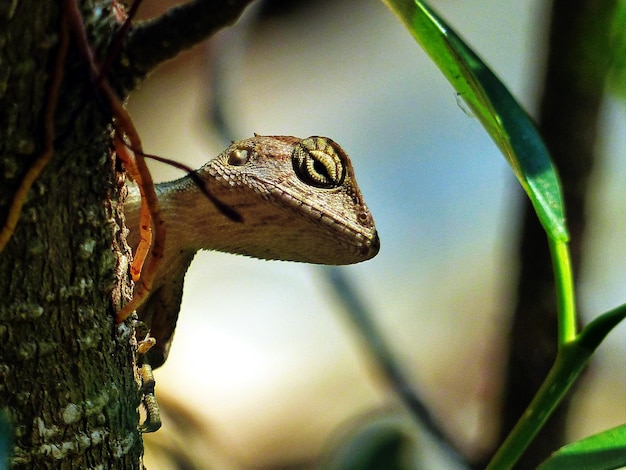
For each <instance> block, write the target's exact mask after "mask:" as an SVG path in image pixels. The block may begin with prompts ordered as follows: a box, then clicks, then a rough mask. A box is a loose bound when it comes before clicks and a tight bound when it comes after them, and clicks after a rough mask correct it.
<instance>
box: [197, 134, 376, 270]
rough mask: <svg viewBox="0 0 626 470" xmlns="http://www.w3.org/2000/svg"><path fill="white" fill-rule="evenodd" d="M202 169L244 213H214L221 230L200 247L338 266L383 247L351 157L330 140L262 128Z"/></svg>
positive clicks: (227, 202)
mask: <svg viewBox="0 0 626 470" xmlns="http://www.w3.org/2000/svg"><path fill="white" fill-rule="evenodd" d="M197 175H198V176H199V177H200V178H201V179H202V180H204V182H205V184H206V186H207V189H208V190H209V192H210V193H211V194H212V196H213V197H214V198H215V199H217V200H218V201H219V202H220V203H221V204H222V205H224V206H226V207H228V208H230V209H231V210H233V211H234V212H236V213H237V214H238V215H239V216H240V218H241V221H239V222H233V221H228V222H229V223H227V222H226V221H225V220H221V219H227V218H228V217H226V216H225V215H223V214H220V215H218V216H215V217H213V221H214V223H216V224H218V225H221V227H220V231H221V232H222V233H221V235H220V236H219V237H212V239H211V240H206V243H205V245H206V246H203V247H202V248H210V249H216V250H220V251H226V252H232V253H240V254H245V255H249V256H253V257H257V258H263V259H280V260H290V261H302V262H308V263H316V264H336V265H341V264H352V263H358V262H360V261H365V260H367V259H370V258H372V257H373V256H375V255H376V254H377V253H378V250H379V247H380V242H379V239H378V234H377V232H376V228H375V225H374V220H373V218H372V215H371V213H370V211H369V209H368V208H367V206H366V205H365V202H364V201H363V196H362V195H361V191H360V190H359V188H358V186H357V183H356V179H355V176H354V170H353V168H352V164H351V162H350V159H349V157H348V156H347V154H346V153H345V152H344V151H343V149H342V148H341V147H340V146H339V145H338V144H337V143H335V142H334V141H332V140H331V139H328V138H326V137H308V138H306V139H299V138H297V137H287V136H258V135H257V136H255V137H253V138H250V139H246V140H242V141H238V142H235V143H233V144H232V145H231V146H230V147H228V148H227V149H226V150H225V151H224V152H222V153H221V154H220V155H219V156H218V157H216V158H214V159H213V160H211V161H209V162H208V163H207V164H206V165H205V166H203V167H202V168H201V169H200V170H198V172H197ZM205 204H210V202H209V201H205ZM218 217H219V218H220V220H217V218H218ZM207 223H212V222H211V220H207ZM214 231H217V230H210V232H214Z"/></svg>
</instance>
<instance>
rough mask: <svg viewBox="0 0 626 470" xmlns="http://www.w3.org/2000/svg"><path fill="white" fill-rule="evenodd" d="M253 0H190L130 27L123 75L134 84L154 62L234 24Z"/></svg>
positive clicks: (175, 53) (127, 87)
mask: <svg viewBox="0 0 626 470" xmlns="http://www.w3.org/2000/svg"><path fill="white" fill-rule="evenodd" d="M252 1H253V0H219V1H217V0H192V1H190V2H187V3H185V4H182V5H177V6H175V7H172V8H170V9H169V10H168V11H167V12H165V13H164V14H163V15H161V16H159V17H158V18H154V19H152V20H149V21H145V22H143V23H140V24H138V25H136V26H134V27H133V28H131V30H130V32H129V34H128V37H127V40H126V47H125V49H124V53H125V56H126V59H127V62H128V64H129V65H128V68H126V69H125V70H124V74H125V75H126V76H127V77H128V80H129V81H130V82H128V83H125V85H126V89H128V90H131V89H133V88H134V87H135V86H136V83H135V82H136V81H139V80H141V79H142V78H143V77H145V76H146V75H147V74H148V72H150V71H151V70H153V69H154V68H155V67H156V66H157V65H159V64H161V63H162V62H165V61H166V60H168V59H171V58H173V57H175V56H176V55H178V54H179V53H180V52H182V51H183V50H185V49H189V48H190V47H191V46H194V45H196V44H198V43H199V42H201V41H203V40H204V39H206V38H208V37H209V36H211V35H212V34H214V33H215V32H217V31H218V30H220V29H222V28H224V27H226V26H228V25H230V24H232V23H234V22H235V21H236V20H237V18H239V16H240V15H241V14H242V12H243V11H244V9H245V8H246V7H247V6H248V5H249V4H250V3H252Z"/></svg>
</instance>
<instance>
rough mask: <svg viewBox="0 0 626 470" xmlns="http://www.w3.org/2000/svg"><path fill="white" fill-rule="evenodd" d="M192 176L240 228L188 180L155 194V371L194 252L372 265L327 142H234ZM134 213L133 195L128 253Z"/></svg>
mask: <svg viewBox="0 0 626 470" xmlns="http://www.w3.org/2000/svg"><path fill="white" fill-rule="evenodd" d="M196 174H197V175H198V176H199V177H200V179H201V180H202V181H203V182H204V184H205V187H206V189H207V190H208V192H209V193H210V194H211V196H212V198H214V199H216V200H217V201H219V202H220V203H221V204H222V205H224V206H225V207H227V208H229V209H230V210H232V211H234V212H235V213H236V214H237V215H238V216H239V218H240V220H239V221H236V220H233V217H228V216H227V215H225V214H224V211H223V210H220V209H219V208H217V207H216V205H215V204H214V203H213V202H211V201H210V200H209V198H207V197H206V195H205V194H203V192H202V190H201V189H200V187H199V186H198V184H196V183H195V182H194V181H193V180H192V178H191V177H189V176H187V177H185V178H182V179H179V180H176V181H172V182H168V183H162V184H159V185H157V188H156V189H157V195H158V198H159V202H160V205H161V212H162V216H163V219H164V221H165V223H166V230H167V240H166V244H165V252H164V257H163V259H162V261H161V264H160V267H159V270H158V273H157V277H156V279H155V284H154V286H153V288H152V292H151V294H150V297H149V298H148V300H147V301H146V303H145V304H144V305H143V306H142V307H141V308H140V309H139V311H138V314H139V318H140V320H142V321H144V322H145V323H146V324H147V325H148V326H149V327H150V329H151V335H152V336H153V337H155V338H156V340H157V343H156V346H155V347H153V348H152V349H151V350H150V351H149V352H148V353H147V354H148V361H149V362H150V364H151V365H152V366H153V367H154V368H156V367H159V366H160V365H161V364H163V362H164V361H165V359H166V358H167V354H168V351H169V347H170V344H171V341H172V337H173V334H174V329H175V327H176V321H177V318H178V312H179V309H180V302H181V298H182V290H183V280H184V277H185V273H186V271H187V268H188V267H189V264H190V263H191V261H192V259H193V257H194V255H195V253H196V252H197V251H198V250H217V251H223V252H227V253H236V254H243V255H247V256H253V257H256V258H262V259H277V260H288V261H300V262H306V263H316V264H331V265H342V264H352V263H358V262H361V261H365V260H368V259H370V258H372V257H373V256H375V255H376V254H377V253H378V250H379V247H380V242H379V239H378V234H377V232H376V228H375V226H374V221H373V219H372V216H371V214H370V212H369V210H368V209H367V206H366V205H365V203H364V201H363V197H362V195H361V192H360V191H359V188H358V186H357V183H356V180H355V177H354V170H353V168H352V164H351V162H350V159H349V158H348V156H347V155H346V154H345V152H344V151H343V150H342V149H341V147H339V145H337V144H336V143H335V142H333V141H331V140H330V139H327V138H324V137H309V138H307V139H299V138H297V137H287V136H255V137H253V138H251V139H246V140H242V141H239V142H235V143H233V144H232V145H231V146H230V147H228V148H227V149H226V150H225V151H224V152H222V153H221V154H220V155H219V156H218V157H216V158H214V159H213V160H211V161H209V162H208V163H207V164H206V165H204V166H203V167H202V168H200V169H199V170H197V172H196ZM139 206H140V201H139V195H138V193H135V192H132V191H131V195H130V196H129V198H128V200H127V202H126V205H125V211H126V218H127V224H128V226H129V227H130V229H131V233H130V236H129V242H130V243H131V245H132V246H136V243H137V241H138V233H137V232H138V230H137V228H136V226H137V221H138V217H139Z"/></svg>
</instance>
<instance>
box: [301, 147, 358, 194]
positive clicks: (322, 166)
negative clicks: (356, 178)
mask: <svg viewBox="0 0 626 470" xmlns="http://www.w3.org/2000/svg"><path fill="white" fill-rule="evenodd" d="M291 161H292V163H293V169H294V171H295V173H296V175H297V176H298V178H300V180H302V181H303V182H304V183H306V184H309V185H311V186H315V187H317V188H326V189H330V188H336V187H338V186H341V184H342V183H343V180H344V178H345V176H346V166H345V165H344V163H343V161H342V159H341V157H340V155H339V153H338V150H337V148H336V147H335V146H334V145H333V142H332V141H331V140H330V139H327V138H325V137H315V136H314V137H308V138H306V139H302V140H301V141H300V142H298V143H297V144H296V146H295V148H294V150H293V152H292V154H291Z"/></svg>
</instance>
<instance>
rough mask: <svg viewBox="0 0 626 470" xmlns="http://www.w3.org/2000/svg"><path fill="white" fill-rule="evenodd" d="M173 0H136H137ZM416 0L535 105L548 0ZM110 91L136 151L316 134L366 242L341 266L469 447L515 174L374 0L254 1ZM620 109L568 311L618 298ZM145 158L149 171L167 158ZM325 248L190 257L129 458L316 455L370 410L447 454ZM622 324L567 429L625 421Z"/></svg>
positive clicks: (446, 426)
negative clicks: (399, 387)
mask: <svg viewBox="0 0 626 470" xmlns="http://www.w3.org/2000/svg"><path fill="white" fill-rule="evenodd" d="M171 3H172V2H165V1H163V2H156V1H150V2H145V5H143V6H142V10H141V13H142V15H144V16H145V17H151V16H153V15H156V14H159V13H160V12H162V11H164V10H165V9H166V8H168V7H169V6H171ZM282 3H285V4H286V5H283V4H282ZM431 4H432V6H433V7H435V8H436V9H438V11H439V12H440V13H441V14H442V15H443V17H444V18H446V19H447V20H448V21H449V22H450V24H452V25H454V27H455V28H456V30H457V31H458V32H460V33H461V34H462V36H463V37H464V38H465V39H466V40H467V41H468V42H469V44H470V45H471V46H472V47H473V48H474V49H475V50H476V51H478V52H479V54H480V55H481V56H482V58H483V59H485V60H486V62H487V63H488V64H490V66H491V67H492V68H493V70H494V71H495V72H496V73H497V74H498V75H499V77H500V78H501V79H502V80H503V81H504V82H505V83H506V84H507V85H508V87H509V89H510V90H511V91H512V93H513V94H514V95H515V96H516V97H517V98H518V99H519V100H520V102H521V103H522V104H523V105H524V106H525V107H526V109H527V110H528V111H529V112H530V113H531V114H533V113H535V111H536V109H537V103H538V100H539V96H540V92H541V80H542V67H543V63H544V60H545V41H546V29H547V26H548V24H547V23H548V17H549V12H548V9H547V8H548V7H547V5H546V2H542V1H539V0H520V1H517V2H501V1H498V0H482V1H480V2H465V1H459V0H439V1H432V2H431ZM272 5H273V7H272ZM129 108H130V112H131V114H132V116H133V118H134V120H135V123H136V125H137V127H138V129H139V131H140V134H141V136H142V139H143V143H144V149H145V151H146V152H148V153H153V154H157V155H160V156H163V157H167V158H173V159H176V160H178V161H180V162H183V163H185V164H187V165H190V166H192V167H199V166H201V165H202V164H203V163H205V162H206V161H207V160H208V159H210V158H212V157H214V156H216V155H217V154H219V153H220V152H221V151H222V150H223V148H225V147H226V146H227V145H228V143H229V142H228V140H227V139H228V137H225V134H226V135H228V136H229V137H230V138H232V139H235V140H239V139H243V138H247V137H249V136H251V135H252V134H253V133H255V132H256V133H259V134H272V135H277V134H283V135H295V136H299V137H307V136H309V135H325V136H328V137H331V138H332V139H334V140H336V141H337V142H338V143H339V144H340V145H341V146H342V147H343V148H344V149H345V150H346V152H347V153H348V154H349V155H350V156H351V157H352V161H353V164H354V167H355V171H356V175H357V177H358V181H359V185H360V187H361V190H362V192H363V195H364V197H365V200H366V202H367V203H368V205H369V207H370V209H371V211H372V213H373V215H374V218H375V221H376V225H377V228H378V231H379V234H380V238H381V244H382V248H381V251H380V254H379V255H378V256H377V257H376V258H374V259H373V260H371V261H368V262H365V263H362V264H359V265H355V266H351V267H346V268H342V269H345V271H346V274H347V275H348V276H349V277H350V279H351V280H353V282H354V284H355V286H356V289H357V291H358V293H359V296H360V299H361V300H362V301H363V302H364V303H365V304H366V305H367V306H368V308H369V309H370V310H371V312H372V313H373V320H374V321H375V323H376V325H377V326H378V327H379V328H380V330H381V333H382V334H383V335H384V337H385V338H386V340H387V342H388V344H389V345H390V347H391V348H392V350H393V352H394V354H395V357H396V359H397V361H398V363H399V364H400V365H401V367H402V368H403V370H404V372H405V374H406V375H407V376H408V377H409V379H410V380H411V381H412V385H413V386H414V387H415V389H416V390H418V392H419V394H420V395H421V396H422V398H423V399H424V401H425V402H426V404H427V405H428V407H429V408H430V410H431V413H432V414H433V415H434V417H435V418H436V419H437V420H438V422H439V423H440V424H441V425H442V427H443V430H444V431H445V432H446V433H447V434H448V435H450V436H451V437H452V438H453V439H454V443H455V445H456V446H458V448H460V449H461V450H462V451H463V452H464V453H465V454H466V455H468V456H472V457H478V456H480V455H482V454H483V453H484V452H485V451H486V450H488V449H489V448H490V445H491V442H492V439H493V438H494V435H495V433H496V431H497V426H498V424H499V423H498V412H499V409H498V406H499V394H500V392H501V384H502V368H503V366H504V363H503V362H504V360H505V357H506V344H505V343H504V341H505V340H506V335H507V333H508V327H509V318H510V315H511V309H512V307H513V303H514V300H515V299H514V296H515V285H516V276H517V271H516V269H517V264H516V263H517V261H516V253H517V233H518V229H519V212H520V211H519V208H520V207H521V206H520V201H521V200H522V197H523V194H522V191H521V189H520V188H519V187H518V185H517V183H516V181H515V179H514V177H513V175H512V173H511V171H510V170H509V168H508V167H507V165H506V163H505V161H504V159H503V158H502V156H501V155H500V153H499V151H498V150H497V148H496V147H495V145H494V144H493V143H492V142H491V140H490V139H489V137H488V136H487V135H486V133H485V132H484V131H483V130H482V128H481V127H480V125H479V123H478V121H477V120H476V119H474V118H473V117H472V116H471V115H469V114H468V113H467V112H465V111H464V107H463V106H462V104H460V103H459V101H458V100H457V97H456V96H455V93H454V91H453V89H452V88H451V86H450V85H449V84H448V83H447V82H446V81H445V79H444V78H443V76H442V75H441V74H440V73H439V72H438V70H437V69H436V68H435V66H434V65H433V64H432V63H431V62H430V60H429V59H428V58H427V56H426V55H425V53H424V52H422V50H421V49H420V48H419V46H418V45H417V44H416V43H415V42H414V41H413V39H412V38H411V37H410V36H409V34H408V32H406V31H405V29H404V27H403V26H402V25H401V23H400V22H399V21H397V20H396V18H395V17H393V15H392V14H391V13H390V12H389V11H388V10H387V9H386V7H385V6H384V5H383V4H382V3H381V2H379V1H375V0H341V1H338V0H335V1H303V2H274V3H273V4H260V3H257V4H254V5H253V7H252V8H250V9H248V11H247V12H246V14H245V16H244V17H243V18H242V19H241V21H240V22H239V23H238V24H237V26H235V27H234V28H231V29H229V30H226V31H223V32H221V33H219V34H218V35H217V36H216V37H214V38H213V39H212V40H211V41H210V42H208V43H204V44H202V45H200V46H198V47H196V48H194V49H193V50H191V51H189V52H187V53H185V54H183V55H182V56H180V57H179V58H177V59H176V60H175V61H171V62H169V63H168V64H166V65H165V66H163V67H162V68H161V69H159V70H158V71H157V72H156V73H154V74H153V75H152V76H151V77H150V78H149V79H148V80H147V81H146V82H145V83H144V84H143V85H142V87H141V89H140V90H139V91H137V92H135V93H133V94H132V96H131V99H130V103H129ZM216 109H217V110H218V111H219V113H217V114H216ZM216 115H217V118H218V119H216ZM625 120H626V112H625V110H624V106H623V101H621V102H618V100H617V99H610V98H609V99H607V100H606V102H605V104H604V106H603V117H602V123H601V127H602V131H601V138H600V141H599V142H598V152H599V156H598V160H599V164H597V165H596V167H595V168H594V173H593V183H592V185H593V196H592V201H591V204H592V206H591V207H590V209H589V221H588V237H587V242H586V244H587V246H586V252H585V255H584V256H585V258H584V261H583V271H582V273H581V275H582V277H581V280H582V282H581V285H580V290H579V295H580V301H581V310H582V311H583V312H584V314H585V321H589V320H590V319H591V318H592V317H593V315H594V314H599V313H602V312H603V311H605V310H607V309H609V308H611V307H614V306H616V305H618V304H620V303H623V302H624V301H625V297H626V296H625V295H624V294H625V288H624V286H625V284H626V263H624V260H625V259H626V242H625V241H624V240H625V239H624V233H625V232H626V198H625V197H624V189H623V182H624V181H626V159H625V158H624V153H625V149H626V132H624V129H625ZM225 129H226V132H224V130H225ZM151 168H152V171H153V174H154V176H155V179H156V180H158V181H164V180H169V179H173V178H178V177H181V176H183V175H181V173H180V172H178V171H177V170H175V169H173V168H169V167H167V166H163V165H160V164H152V165H151ZM325 269H327V268H324V267H316V266H309V265H302V264H294V263H284V262H268V261H258V260H253V259H248V258H244V257H238V256H232V255H224V254H219V253H206V252H204V253H199V254H198V255H197V256H196V259H195V261H194V263H193V264H192V266H191V268H190V270H189V272H188V274H187V277H186V280H185V294H184V298H183V305H182V309H181V315H180V319H179V323H178V326H177V330H176V337H175V341H174V343H173V347H172V349H171V352H170V356H169V359H168V361H167V362H166V364H165V365H164V366H163V367H162V368H160V369H158V370H157V371H156V380H157V397H158V399H159V402H160V404H161V407H162V409H163V410H162V411H163V413H164V425H163V428H162V429H161V430H160V431H159V432H158V433H156V434H153V435H146V436H145V440H146V465H147V467H148V468H150V469H154V470H156V469H165V468H201V469H208V468H216V469H247V468H255V469H261V468H267V469H270V468H272V469H274V468H276V469H277V468H317V467H318V466H320V465H321V463H322V462H325V464H326V465H332V462H333V459H338V458H340V456H339V454H341V452H342V449H345V445H344V444H345V443H346V442H348V441H349V440H350V436H353V435H354V433H355V432H358V431H359V430H371V431H372V432H373V433H374V434H376V433H379V435H380V433H382V435H384V434H385V433H386V432H388V431H389V429H401V430H402V433H403V435H406V436H409V437H410V439H409V441H410V443H411V444H410V445H407V446H406V452H407V453H409V454H410V457H408V458H409V459H410V460H412V461H413V462H416V468H418V467H417V465H419V464H420V463H421V464H422V465H423V468H429V469H430V468H435V469H436V468H441V469H453V468H461V467H459V465H458V464H457V463H455V462H454V460H453V459H451V457H450V456H449V455H446V453H445V452H444V451H442V450H441V449H440V448H439V447H438V446H437V445H436V444H435V443H434V441H433V440H432V439H431V438H430V437H429V436H428V435H427V434H426V433H425V432H424V431H423V430H422V429H420V428H419V427H416V426H415V425H414V424H413V423H412V421H411V419H410V418H408V417H407V415H406V413H405V412H404V411H403V409H402V407H401V406H400V405H399V402H398V400H397V399H396V398H395V395H394V393H393V391H392V390H391V389H390V387H389V386H388V384H387V383H386V382H385V380H384V378H383V376H382V375H381V374H380V372H379V370H378V368H377V366H376V364H375V363H374V362H373V361H372V357H371V355H370V353H369V351H368V349H367V347H366V345H365V344H364V343H363V341H362V340H361V337H360V336H359V335H358V334H357V333H356V332H355V330H354V328H353V327H352V325H351V323H350V321H349V320H348V318H347V317H346V314H345V312H344V311H343V306H342V304H341V303H340V302H338V299H337V298H336V297H335V295H334V293H333V291H332V289H331V288H330V286H329V284H328V282H329V281H328V279H327V277H326V276H325ZM625 335H626V327H625V325H622V326H621V327H620V328H618V329H617V330H615V331H614V332H612V333H611V335H610V336H609V338H608V340H607V341H606V342H605V344H603V345H602V347H601V348H600V349H599V351H598V353H597V356H596V358H595V360H594V362H593V366H592V369H591V370H590V371H589V372H588V373H587V375H586V376H585V378H584V384H583V385H582V386H581V387H580V389H579V391H578V393H577V395H576V398H575V402H574V405H573V409H574V411H573V413H572V415H571V418H570V422H569V431H568V432H569V434H570V436H571V438H572V439H576V438H580V437H583V436H586V435H589V434H592V433H594V432H597V431H600V430H603V429H606V428H608V427H612V426H615V425H617V424H620V423H623V422H625V421H626V359H625V357H626V341H624V337H625Z"/></svg>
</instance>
